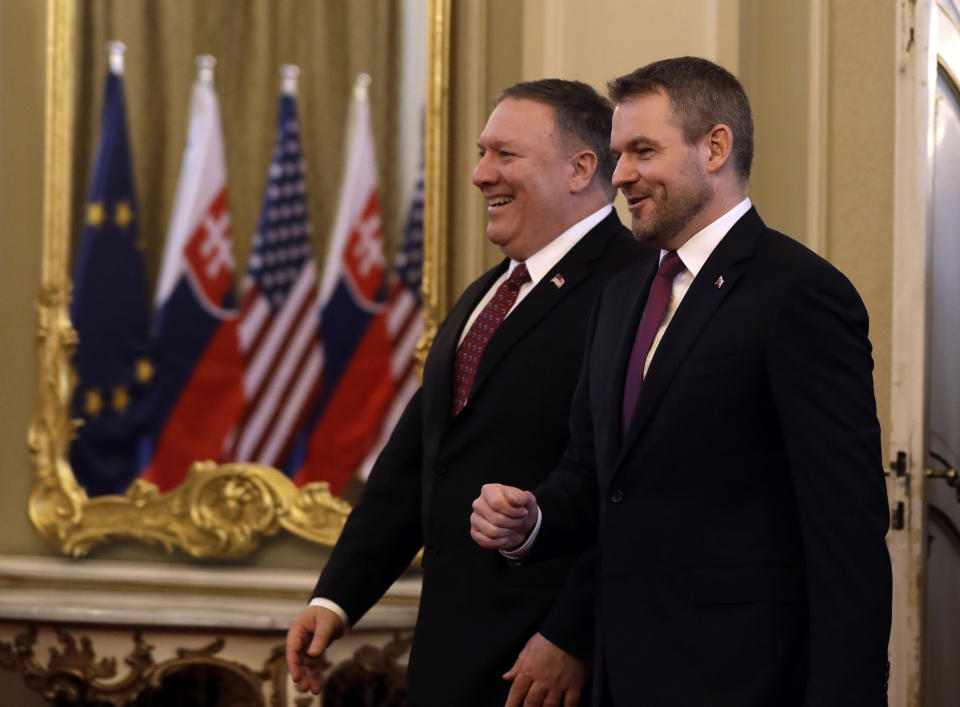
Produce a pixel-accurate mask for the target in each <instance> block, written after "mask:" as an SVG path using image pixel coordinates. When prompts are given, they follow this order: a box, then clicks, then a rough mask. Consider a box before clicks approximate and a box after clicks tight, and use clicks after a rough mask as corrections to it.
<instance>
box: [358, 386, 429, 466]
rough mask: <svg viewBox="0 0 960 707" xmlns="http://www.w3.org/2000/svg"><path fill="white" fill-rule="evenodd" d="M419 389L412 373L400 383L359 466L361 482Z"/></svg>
mask: <svg viewBox="0 0 960 707" xmlns="http://www.w3.org/2000/svg"><path fill="white" fill-rule="evenodd" d="M419 387H420V381H419V379H418V378H417V375H416V373H413V372H411V374H410V375H409V376H407V377H406V378H405V379H404V380H403V381H402V382H401V383H400V386H399V388H398V389H397V392H396V394H395V395H394V396H393V401H392V402H391V403H390V409H389V410H387V414H386V416H385V417H384V418H383V423H382V424H381V425H380V433H379V435H378V436H377V441H376V442H375V443H374V445H373V448H372V449H371V451H370V454H368V455H367V458H366V459H364V460H363V464H361V465H360V468H359V469H358V470H357V474H358V476H359V477H360V478H361V479H362V480H363V481H366V480H367V477H369V476H370V471H371V470H372V469H373V465H374V463H375V462H376V461H377V457H379V456H380V452H381V450H382V449H383V447H384V445H386V443H387V440H388V439H390V435H391V433H392V432H393V428H394V427H396V426H397V421H398V420H399V419H400V415H402V414H403V411H404V409H405V408H406V407H407V403H408V402H409V401H410V398H411V397H412V396H413V394H414V393H416V392H417V388H419Z"/></svg>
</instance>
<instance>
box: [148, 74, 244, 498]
mask: <svg viewBox="0 0 960 707" xmlns="http://www.w3.org/2000/svg"><path fill="white" fill-rule="evenodd" d="M214 63H215V62H214V60H213V58H212V57H199V58H198V65H199V66H200V71H199V74H198V77H197V81H196V82H195V83H194V86H193V93H192V95H191V100H190V122H189V127H188V132H187V145H186V149H185V150H184V154H183V163H182V165H181V169H180V180H179V183H178V185H177V193H176V197H175V199H174V206H173V212H172V215H171V219H170V227H169V230H168V231H167V240H166V243H165V247H164V254H163V261H162V264H161V269H160V277H159V280H158V282H157V294H156V302H155V315H154V324H153V326H154V335H155V345H154V351H155V362H156V372H157V379H156V385H155V386H154V393H153V395H154V403H155V407H154V413H155V415H156V418H155V422H154V426H153V429H152V430H151V432H150V434H149V435H148V436H147V437H146V438H145V440H144V446H143V457H144V459H146V460H148V461H147V463H146V467H145V468H144V471H143V473H142V476H143V478H145V479H146V480H148V481H151V482H153V483H155V484H156V485H157V486H158V487H159V488H160V490H161V491H166V490H168V489H170V488H173V487H175V486H177V485H178V484H179V483H180V482H181V481H182V480H183V479H184V477H185V476H186V473H187V470H188V469H189V467H190V465H191V463H193V462H194V461H196V460H201V459H213V460H220V461H222V460H223V458H222V456H221V451H222V448H223V446H224V441H225V439H226V437H227V435H228V434H229V433H230V431H231V430H232V429H233V428H234V426H235V424H236V422H237V420H238V419H239V417H240V414H241V412H242V411H243V408H244V391H243V357H242V355H241V352H240V345H239V342H238V337H237V321H238V317H237V309H236V302H235V297H234V294H233V254H232V253H233V251H232V246H231V241H230V213H229V211H228V208H227V172H226V163H225V160H224V151H223V134H222V131H221V127H220V106H219V102H218V101H217V95H216V92H215V91H214V87H213V65H214Z"/></svg>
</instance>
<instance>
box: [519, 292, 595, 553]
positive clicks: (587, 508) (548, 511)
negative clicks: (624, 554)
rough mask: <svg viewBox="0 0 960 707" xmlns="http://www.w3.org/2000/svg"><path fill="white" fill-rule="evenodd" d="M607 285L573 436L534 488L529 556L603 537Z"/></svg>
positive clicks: (577, 393)
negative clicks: (601, 410)
mask: <svg viewBox="0 0 960 707" xmlns="http://www.w3.org/2000/svg"><path fill="white" fill-rule="evenodd" d="M605 287H606V286H604V287H603V288H601V290H600V293H599V294H598V295H597V299H596V301H595V302H594V306H593V312H592V313H591V315H590V321H589V324H588V327H587V341H586V346H585V348H584V356H583V366H582V368H581V370H580V380H579V381H578V382H577V387H576V389H575V390H574V392H573V400H572V402H571V404H570V437H569V440H568V442H567V446H566V449H565V450H564V453H563V457H562V458H561V459H560V463H559V465H558V466H557V468H556V469H554V471H553V472H551V474H550V476H548V477H547V480H546V481H545V482H544V483H542V484H541V485H540V486H538V487H537V489H536V490H535V491H534V495H535V496H536V497H537V504H538V505H539V506H540V509H541V511H542V512H543V520H542V523H541V526H540V532H539V534H538V535H537V539H536V542H535V543H534V546H533V548H532V550H531V553H530V556H529V559H530V560H531V561H536V560H537V559H540V558H545V557H551V556H554V555H557V554H564V553H569V552H571V551H572V550H577V549H586V548H588V547H590V546H591V545H593V544H594V543H595V542H596V538H597V522H598V516H597V509H598V501H597V493H598V491H597V471H596V455H595V452H594V439H593V416H592V414H591V412H590V370H591V358H592V356H591V351H592V348H593V339H594V335H595V332H596V320H597V316H598V311H599V309H600V304H601V302H602V300H603V292H604V289H605Z"/></svg>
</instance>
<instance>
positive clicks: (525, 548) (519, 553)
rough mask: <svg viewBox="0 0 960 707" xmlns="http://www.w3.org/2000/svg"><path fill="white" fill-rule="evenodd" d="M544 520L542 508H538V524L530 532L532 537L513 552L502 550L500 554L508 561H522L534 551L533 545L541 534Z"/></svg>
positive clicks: (529, 536) (528, 537)
mask: <svg viewBox="0 0 960 707" xmlns="http://www.w3.org/2000/svg"><path fill="white" fill-rule="evenodd" d="M541 520H543V513H542V512H541V511H540V506H537V522H536V523H534V525H533V530H531V531H530V535H528V536H527V539H526V540H524V541H523V545H521V546H520V547H518V548H514V549H513V550H501V551H500V554H501V555H503V556H504V557H506V558H507V559H508V560H522V559H523V558H524V557H526V556H527V555H528V554H530V550H532V549H533V543H534V542H536V540H537V533H539V532H540V521H541Z"/></svg>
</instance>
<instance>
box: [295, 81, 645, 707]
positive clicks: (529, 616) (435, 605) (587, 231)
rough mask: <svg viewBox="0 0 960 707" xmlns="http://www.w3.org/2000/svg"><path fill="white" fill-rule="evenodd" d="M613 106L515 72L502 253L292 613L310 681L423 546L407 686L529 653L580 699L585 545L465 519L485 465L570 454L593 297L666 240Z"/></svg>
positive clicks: (572, 86) (461, 690)
mask: <svg viewBox="0 0 960 707" xmlns="http://www.w3.org/2000/svg"><path fill="white" fill-rule="evenodd" d="M611 114H612V109H611V107H610V104H609V103H608V102H607V101H606V100H605V99H603V98H601V97H600V96H599V95H597V93H596V92H595V91H594V90H593V89H592V88H590V87H589V86H587V85H585V84H582V83H578V82H569V81H561V80H554V79H548V80H542V81H535V82H529V83H523V84H518V85H516V86H513V87H511V88H509V89H507V90H506V91H504V93H503V94H502V95H501V97H500V98H499V99H498V103H497V106H496V108H495V110H494V111H493V113H492V114H491V115H490V118H489V120H488V122H487V125H486V127H485V129H484V131H483V133H482V134H481V135H480V138H479V141H478V143H477V144H478V147H479V153H480V157H479V162H478V164H477V167H476V169H475V170H474V173H473V181H474V184H476V186H477V187H478V188H479V189H480V191H481V192H482V193H483V196H484V198H485V199H486V201H487V205H488V216H489V225H488V227H487V236H488V238H489V239H490V240H491V241H492V242H493V243H495V244H496V245H498V246H499V247H500V249H501V250H502V251H503V253H504V255H505V256H506V259H505V260H504V261H503V262H502V263H500V264H499V265H498V266H497V267H495V268H493V269H492V270H490V271H488V272H487V273H485V274H484V275H483V276H481V277H480V278H479V279H478V280H477V281H475V282H474V283H473V284H471V285H470V286H469V287H468V288H467V289H466V291H465V292H464V293H463V295H462V296H461V297H460V299H459V300H458V301H457V303H456V304H455V305H454V307H453V310H452V311H451V312H450V314H449V316H448V317H447V318H446V319H445V320H444V322H443V323H442V324H441V326H440V328H439V330H438V332H437V335H436V339H435V340H434V342H433V346H432V348H431V350H430V354H429V356H428V358H427V361H426V364H425V367H424V373H423V386H422V387H421V389H420V390H419V391H418V392H417V393H416V394H415V395H414V397H413V398H412V400H411V401H410V403H409V405H408V406H407V408H406V410H405V411H404V413H403V415H402V416H401V418H400V420H399V422H398V423H397V425H396V428H395V429H394V431H393V434H392V435H391V437H390V440H389V442H388V443H387V445H386V447H385V448H384V450H383V452H382V453H381V455H380V457H379V459H378V460H377V462H376V464H375V466H374V467H373V470H372V473H371V475H370V478H369V480H368V482H367V485H366V487H365V489H364V491H363V494H362V496H361V498H360V500H359V502H358V503H357V506H356V508H354V510H353V512H352V513H351V514H350V517H349V518H348V520H347V523H346V526H345V527H344V530H343V533H342V535H341V537H340V539H339V541H338V542H337V545H336V547H335V548H334V550H333V553H332V555H331V556H330V559H329V561H328V562H327V564H326V566H325V568H324V570H323V572H322V574H321V576H320V579H319V581H318V583H317V586H316V589H315V591H314V599H313V601H312V605H311V606H309V607H308V608H307V609H306V610H304V612H302V613H301V614H300V615H299V616H298V617H297V618H296V619H295V620H294V622H293V624H292V625H291V628H290V631H289V633H288V636H287V660H288V663H289V666H290V671H291V674H292V677H293V679H294V680H295V681H296V682H297V683H298V684H299V685H300V686H301V688H303V689H310V690H312V691H314V692H317V691H319V690H320V688H321V680H320V671H319V669H318V668H316V661H315V658H316V657H317V656H319V655H320V654H321V653H322V652H323V650H324V649H325V648H326V646H327V645H328V644H329V643H330V642H331V641H332V640H333V639H334V638H336V637H337V636H338V635H340V634H341V633H342V632H343V630H344V627H345V625H347V624H348V623H350V624H352V623H355V622H356V621H357V620H358V619H359V618H360V617H361V616H362V615H363V614H364V613H365V612H366V611H367V610H368V609H369V608H370V607H371V606H372V605H373V604H374V603H375V602H376V601H377V600H378V599H379V598H380V597H381V596H382V595H383V593H384V592H385V591H386V590H387V588H388V587H389V586H390V584H391V583H392V582H393V581H394V580H396V579H397V578H398V577H399V576H400V574H401V573H402V572H403V571H404V570H405V569H406V568H407V567H408V566H409V564H410V562H411V560H413V558H414V556H415V555H416V553H417V551H418V550H419V549H420V548H421V547H422V546H423V547H425V552H424V558H423V593H422V597H421V602H420V613H419V616H418V619H417V626H416V630H415V635H414V640H413V647H412V652H411V656H410V663H409V690H410V698H411V702H412V703H413V704H417V705H437V706H443V707H449V706H450V705H458V706H461V705H462V706H469V705H483V706H485V705H491V706H493V705H496V706H497V707H500V706H501V705H503V703H504V701H505V700H506V697H507V692H508V689H510V684H509V683H508V682H506V681H505V680H504V677H503V676H504V673H505V672H508V669H510V668H511V665H512V664H514V663H516V667H515V669H514V670H513V671H512V672H508V674H507V678H508V679H509V678H510V677H511V676H512V675H513V674H514V673H515V672H516V671H517V670H519V669H520V666H522V667H523V669H524V671H525V672H527V673H530V674H534V675H537V676H538V681H539V682H538V684H539V685H547V684H549V685H550V686H551V689H552V690H554V691H556V692H557V694H559V695H560V697H564V696H565V697H566V698H567V699H568V700H569V701H570V703H571V704H575V700H576V698H577V694H578V692H579V690H580V689H581V687H582V684H583V681H584V679H585V675H586V672H587V664H586V662H584V661H582V660H581V659H583V658H588V657H589V653H590V649H591V644H592V630H593V629H592V612H591V611H590V607H589V605H584V604H583V603H577V602H573V603H572V604H571V605H566V606H564V605H559V604H556V603H555V598H556V597H557V595H558V593H559V591H560V587H561V584H562V583H563V581H564V579H565V577H566V575H567V572H568V570H569V568H570V567H571V565H572V563H573V562H574V561H575V554H574V553H573V552H571V553H560V555H559V556H558V557H557V558H555V559H553V560H551V561H550V562H548V563H544V564H541V565H538V566H536V567H513V566H512V565H513V563H512V562H510V561H508V560H506V559H505V558H503V557H501V556H499V555H493V554H491V553H487V552H484V551H482V550H480V549H479V548H477V547H476V546H475V545H474V544H473V543H471V542H470V539H469V537H467V534H466V522H467V516H468V515H469V512H470V504H471V502H472V500H473V498H474V497H475V496H476V494H477V491H478V490H479V489H480V487H481V485H482V484H483V483H485V482H489V481H499V482H503V483H509V484H514V485H521V486H531V485H535V484H537V483H539V482H541V481H543V480H544V479H545V478H546V476H547V474H548V473H549V472H550V471H551V469H552V468H553V467H555V466H556V464H557V463H558V462H559V460H560V456H561V454H562V453H563V450H564V447H565V445H566V442H567V431H568V413H569V407H570V399H571V397H572V395H573V390H574V387H575V385H576V380H577V376H578V374H579V370H580V366H581V363H582V357H583V346H584V338H585V334H586V327H587V320H588V317H589V314H590V308H591V306H592V303H593V300H594V297H595V295H596V293H597V291H598V289H599V288H600V285H601V284H602V283H603V282H605V281H606V280H608V279H609V278H610V277H611V276H612V275H614V274H615V273H617V272H619V271H621V270H623V269H624V268H626V267H629V266H630V265H633V264H635V263H636V262H637V261H638V260H639V259H640V258H641V256H643V255H647V256H648V257H653V253H652V251H650V250H649V249H647V248H645V247H644V246H641V245H640V244H638V243H637V242H636V240H635V239H633V238H632V237H631V235H630V232H629V231H628V230H627V229H626V228H624V227H623V226H622V225H621V224H620V222H619V220H618V219H617V217H616V215H615V213H614V212H613V211H612V208H611V206H610V201H611V199H612V198H613V195H614V193H615V190H614V188H613V186H612V184H611V183H610V175H611V173H612V172H613V167H614V160H613V156H612V154H611V153H610V150H609V130H610V119H611ZM528 639H529V641H528ZM525 644H526V645H525ZM465 646H467V648H465ZM518 654H519V657H518ZM524 689H526V687H525V685H524Z"/></svg>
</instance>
